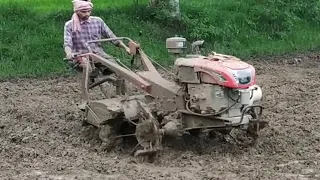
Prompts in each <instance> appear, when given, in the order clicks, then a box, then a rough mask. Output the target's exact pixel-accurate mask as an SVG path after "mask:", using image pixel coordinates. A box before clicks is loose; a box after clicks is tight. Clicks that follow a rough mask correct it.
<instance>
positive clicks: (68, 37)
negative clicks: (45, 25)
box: [63, 21, 73, 49]
mask: <svg viewBox="0 0 320 180" xmlns="http://www.w3.org/2000/svg"><path fill="white" fill-rule="evenodd" d="M70 24H71V23H70V21H69V22H66V23H65V25H64V36H63V37H64V43H63V47H66V46H68V47H70V48H71V49H72V48H73V47H72V46H73V45H72V29H71V26H70Z"/></svg>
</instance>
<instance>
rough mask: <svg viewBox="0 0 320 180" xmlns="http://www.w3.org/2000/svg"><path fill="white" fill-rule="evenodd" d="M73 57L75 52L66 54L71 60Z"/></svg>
mask: <svg viewBox="0 0 320 180" xmlns="http://www.w3.org/2000/svg"><path fill="white" fill-rule="evenodd" d="M73 57H74V55H73V53H68V54H67V55H66V58H67V59H69V60H72V59H73Z"/></svg>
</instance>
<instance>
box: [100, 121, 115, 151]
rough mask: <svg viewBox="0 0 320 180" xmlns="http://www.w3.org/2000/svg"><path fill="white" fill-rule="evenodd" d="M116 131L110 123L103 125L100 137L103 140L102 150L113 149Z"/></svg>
mask: <svg viewBox="0 0 320 180" xmlns="http://www.w3.org/2000/svg"><path fill="white" fill-rule="evenodd" d="M114 136H115V133H114V130H113V129H112V127H111V126H110V125H103V126H102V127H100V130H99V138H100V140H101V141H102V143H101V149H100V150H101V151H104V150H107V151H109V150H111V148H113V146H114V144H115V139H114Z"/></svg>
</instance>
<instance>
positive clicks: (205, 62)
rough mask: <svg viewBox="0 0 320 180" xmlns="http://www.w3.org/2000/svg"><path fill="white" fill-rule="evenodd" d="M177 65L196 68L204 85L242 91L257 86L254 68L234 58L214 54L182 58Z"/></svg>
mask: <svg viewBox="0 0 320 180" xmlns="http://www.w3.org/2000/svg"><path fill="white" fill-rule="evenodd" d="M175 64H176V65H177V66H188V67H194V72H195V73H199V75H200V78H201V82H203V83H210V84H219V85H221V86H225V87H229V88H240V89H246V88H248V87H249V86H252V85H254V84H256V75H255V69H254V67H253V66H252V65H250V64H248V63H246V62H243V61H241V60H240V59H238V58H236V57H234V56H228V55H223V54H214V55H209V56H208V57H205V56H200V57H197V58H181V59H177V61H176V63H175Z"/></svg>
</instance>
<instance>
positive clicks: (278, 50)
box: [0, 0, 320, 79]
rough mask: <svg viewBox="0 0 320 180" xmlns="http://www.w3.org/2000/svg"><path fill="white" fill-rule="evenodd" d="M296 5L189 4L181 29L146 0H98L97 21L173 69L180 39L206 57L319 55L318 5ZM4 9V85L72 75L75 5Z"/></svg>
mask: <svg viewBox="0 0 320 180" xmlns="http://www.w3.org/2000/svg"><path fill="white" fill-rule="evenodd" d="M294 1H295V0H292V1H288V2H286V6H282V5H281V3H282V2H285V0H274V2H275V3H273V4H272V3H270V2H271V1H266V3H265V2H259V3H257V2H256V1H254V0H246V1H244V0H235V1H231V0H202V1H199V0H181V9H182V11H183V15H184V16H183V17H184V18H183V19H182V21H178V22H177V21H175V20H170V19H161V17H157V16H153V15H152V12H153V10H150V9H146V6H145V4H146V3H147V0H139V3H140V4H141V5H139V6H135V4H134V0H121V1H111V0H94V1H93V2H94V10H93V15H97V16H100V17H102V18H103V19H104V20H105V22H106V23H107V24H108V25H109V26H110V28H111V29H112V30H113V31H114V32H115V33H116V35H118V36H128V37H130V38H132V39H134V40H136V41H138V42H139V43H141V44H142V47H143V49H144V50H145V52H146V53H147V54H148V55H149V56H150V57H152V58H153V59H155V60H157V61H158V62H159V63H161V64H162V65H165V66H169V65H172V63H173V58H172V57H171V56H169V55H168V53H167V50H166V49H165V40H166V38H168V37H171V36H174V35H175V34H179V35H183V36H184V37H186V38H187V40H188V41H193V40H196V39H197V38H198V39H204V40H205V49H204V52H205V53H206V52H208V51H211V50H214V51H217V52H220V53H227V54H232V55H236V56H238V57H240V58H243V59H246V58H250V57H252V56H262V55H276V54H282V53H287V52H294V51H308V50H312V49H318V48H319V45H320V43H319V42H320V41H319V40H320V36H319V30H320V28H319V26H318V24H317V20H318V19H317V18H318V14H317V11H315V10H317V9H312V8H313V7H318V6H314V5H312V2H313V0H312V2H308V4H311V5H310V7H312V8H310V7H309V6H308V5H305V4H303V3H300V2H298V1H297V0H296V1H297V2H298V3H296V4H295V2H294ZM17 2H18V3H17ZM272 2H273V1H272ZM306 9H307V10H308V11H306ZM0 10H1V12H0V19H1V21H0V30H1V38H0V39H1V44H0V53H1V56H0V78H1V79H3V78H12V77H39V76H48V75H55V74H58V75H59V74H63V73H66V72H68V69H67V66H66V64H65V63H64V62H63V60H62V59H63V58H64V52H63V48H62V43H63V25H64V23H65V22H66V21H67V20H69V19H70V17H71V15H72V3H71V0H46V1H42V0H1V2H0ZM306 12H307V13H309V14H306ZM199 13H202V14H200V15H199ZM310 13H311V14H310ZM312 13H313V14H312ZM185 17H187V18H185ZM139 31H142V32H143V35H142V36H141V37H139V36H138V33H139ZM106 51H107V52H108V53H110V54H111V55H113V56H116V57H118V58H120V59H121V61H124V62H125V63H127V62H128V60H129V58H130V57H129V56H127V55H125V53H123V52H122V51H117V49H116V48H115V47H113V46H106Z"/></svg>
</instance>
